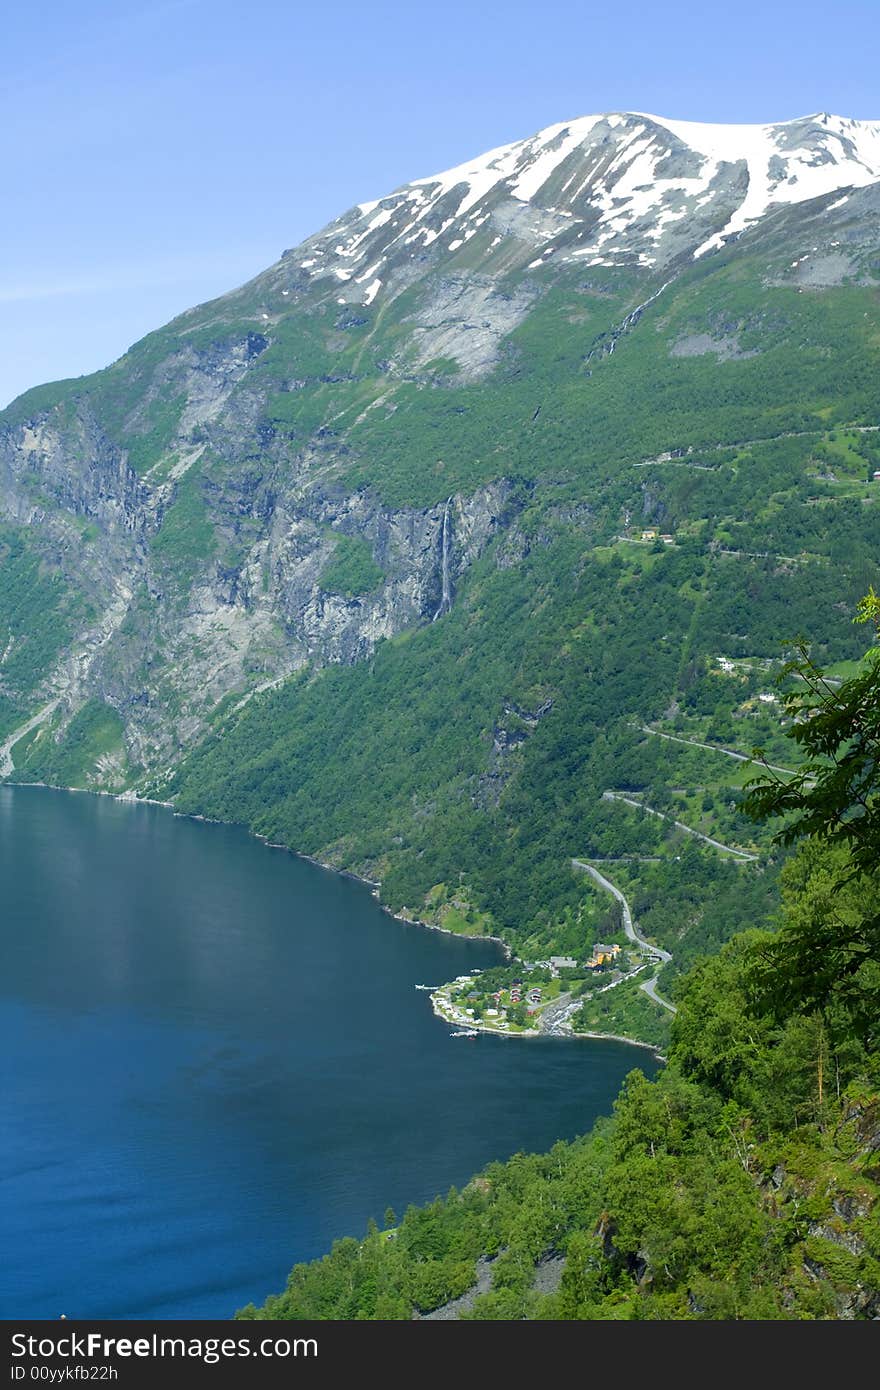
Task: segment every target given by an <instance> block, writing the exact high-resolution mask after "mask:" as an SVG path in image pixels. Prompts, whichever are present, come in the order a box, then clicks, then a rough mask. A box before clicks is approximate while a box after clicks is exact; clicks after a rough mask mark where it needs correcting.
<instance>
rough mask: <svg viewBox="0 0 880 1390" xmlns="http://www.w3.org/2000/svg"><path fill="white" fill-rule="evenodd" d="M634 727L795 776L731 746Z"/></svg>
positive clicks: (787, 770)
mask: <svg viewBox="0 0 880 1390" xmlns="http://www.w3.org/2000/svg"><path fill="white" fill-rule="evenodd" d="M635 727H636V728H637V729H638V730H639V732H640V733H643V734H651V735H652V736H653V737H654V738H665V739H668V740H669V742H670V743H686V744H687V746H688V748H705V750H706V752H707V753H723V754H724V756H725V758H733V759H734V760H735V761H736V762H738V763H754V764H755V767H767V768H769V769H770V771H771V772H784V773H785V774H786V776H788V777H796V776H797V773H796V772H795V770H794V768H793V767H779V766H778V765H777V764H776V763H765V762H762V761H761V760H760V759H758V758H750V757H748V756H747V755H746V754H745V753H736V752H734V750H733V749H732V748H722V747H721V744H720V743H700V742H699V740H698V739H695V738H681V736H680V735H678V734H663V733H661V732H660V730H659V729H651V728H649V726H648V725H647V724H637V725H636V726H635ZM694 833H696V832H694Z"/></svg>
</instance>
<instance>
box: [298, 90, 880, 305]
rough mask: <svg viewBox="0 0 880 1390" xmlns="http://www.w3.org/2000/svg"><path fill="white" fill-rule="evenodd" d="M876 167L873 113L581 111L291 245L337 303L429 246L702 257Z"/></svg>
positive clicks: (515, 256)
mask: <svg viewBox="0 0 880 1390" xmlns="http://www.w3.org/2000/svg"><path fill="white" fill-rule="evenodd" d="M878 179H880V123H877V122H867V121H857V120H850V119H847V118H845V117H841V116H832V115H828V114H826V113H819V114H816V115H812V116H805V117H802V118H800V119H797V120H793V121H786V122H783V123H782V124H778V125H703V124H698V123H694V122H689V121H674V120H672V121H670V120H665V119H663V118H661V117H658V116H650V115H644V114H640V113H635V112H627V113H622V114H614V115H596V116H584V117H582V118H580V119H578V120H574V121H568V122H564V123H561V124H557V125H552V126H548V127H547V129H546V130H542V131H539V132H538V134H537V135H533V136H531V137H530V138H529V139H526V140H520V141H517V142H515V143H514V144H510V145H503V146H501V147H500V148H498V149H494V150H490V151H489V152H488V153H486V154H483V155H480V156H479V157H478V158H476V159H474V160H471V161H470V162H468V163H465V164H460V165H458V166H457V167H455V168H453V169H447V170H445V171H444V172H443V173H440V174H434V175H432V176H430V177H429V178H422V179H416V180H414V181H413V182H412V183H409V184H406V185H404V186H403V187H402V188H399V189H397V190H396V191H395V192H393V193H391V194H389V195H387V196H386V197H384V198H380V199H377V200H376V201H373V202H367V203H361V204H359V205H358V206H356V207H355V208H353V209H352V210H351V211H350V212H348V213H346V214H345V215H344V216H343V217H341V218H339V219H338V220H337V221H336V222H333V223H332V224H331V225H330V226H329V227H328V228H326V229H325V230H324V231H323V232H321V233H319V234H318V235H317V236H314V237H312V238H310V239H309V240H308V241H307V242H305V243H303V245H302V246H301V247H298V248H296V251H295V252H291V253H288V258H293V257H296V261H295V268H296V269H297V270H298V271H301V272H305V273H306V275H307V276H308V278H309V279H310V280H316V279H321V278H323V277H329V278H331V280H332V281H333V282H334V283H335V284H336V285H337V286H338V296H337V297H338V299H339V302H340V303H359V304H365V305H369V304H371V303H372V302H373V301H374V300H375V299H376V297H377V296H378V295H380V294H381V293H382V291H383V288H386V287H387V286H388V284H389V281H391V280H397V281H399V280H400V278H401V273H402V272H403V279H404V280H405V279H406V278H408V277H407V275H406V273H405V272H406V268H407V266H412V265H415V264H417V263H419V262H424V260H425V258H426V254H427V255H428V256H430V257H431V259H433V258H434V257H435V256H436V254H437V253H443V254H444V256H445V257H449V256H450V255H452V256H454V255H455V254H456V253H459V252H460V253H461V254H462V262H461V264H462V268H465V266H467V268H469V269H472V270H477V269H479V270H482V271H486V272H488V273H490V274H497V273H498V272H499V271H500V272H504V271H506V270H508V269H510V270H513V269H528V270H536V269H538V268H539V267H540V266H542V265H545V264H547V263H548V262H549V261H550V260H551V258H553V259H554V260H555V261H556V262H560V261H561V262H569V263H581V264H584V265H605V266H615V265H642V266H645V267H655V266H662V265H664V264H667V263H668V262H669V261H671V260H672V259H674V258H676V257H678V256H682V255H688V256H690V257H693V258H695V259H699V258H700V257H703V256H705V255H707V254H709V253H710V252H712V251H713V250H716V249H718V248H720V247H723V246H724V245H725V243H726V242H728V241H729V240H730V239H732V238H735V237H737V236H738V235H740V234H741V233H742V232H743V231H745V230H746V229H748V228H749V227H751V226H753V225H754V224H755V223H756V222H757V221H758V220H759V219H761V218H763V217H764V216H765V215H766V214H767V213H768V212H770V211H771V210H772V209H774V208H777V207H780V206H782V205H785V204H793V203H801V202H805V201H807V200H809V199H815V198H820V197H823V196H825V197H828V196H830V195H832V194H839V195H840V197H841V198H844V197H845V196H846V191H847V190H850V189H853V188H858V187H863V186H864V185H866V184H870V183H873V182H875V181H877V180H878ZM290 268H291V267H288V269H290Z"/></svg>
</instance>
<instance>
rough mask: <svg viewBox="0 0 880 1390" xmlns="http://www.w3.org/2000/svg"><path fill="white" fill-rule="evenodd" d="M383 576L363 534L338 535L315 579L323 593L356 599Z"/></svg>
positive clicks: (376, 584)
mask: <svg viewBox="0 0 880 1390" xmlns="http://www.w3.org/2000/svg"><path fill="white" fill-rule="evenodd" d="M384 579H385V575H384V573H383V571H382V570H381V569H380V568H379V566H378V565H377V564H376V562H375V560H374V559H373V551H372V547H371V546H370V543H369V541H367V540H365V539H364V538H363V536H339V537H337V539H336V548H335V549H334V551H333V554H332V555H331V557H330V559H329V560H328V561H327V564H326V565H325V566H324V568H323V570H322V571H321V576H320V579H319V580H318V582H319V584H320V585H321V588H322V589H324V590H325V592H326V593H329V594H342V596H343V598H357V597H358V596H359V595H361V594H369V593H371V592H372V591H373V589H378V588H379V585H380V584H382V583H383V581H384Z"/></svg>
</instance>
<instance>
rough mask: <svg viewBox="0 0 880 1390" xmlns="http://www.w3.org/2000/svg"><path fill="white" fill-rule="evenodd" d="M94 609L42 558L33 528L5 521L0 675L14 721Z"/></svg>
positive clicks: (0, 536)
mask: <svg viewBox="0 0 880 1390" xmlns="http://www.w3.org/2000/svg"><path fill="white" fill-rule="evenodd" d="M88 614H89V606H88V604H87V603H86V601H85V600H84V599H83V598H82V597H81V596H80V595H78V594H77V593H76V592H75V591H73V592H71V590H70V588H69V587H68V585H67V584H66V582H65V579H64V576H63V575H62V574H61V573H59V572H58V571H57V570H54V569H53V568H52V567H50V566H49V565H48V564H46V563H45V562H44V561H43V560H42V559H41V557H40V554H39V552H38V551H37V549H36V546H35V544H34V540H33V537H32V535H31V533H30V532H29V530H28V529H27V528H25V527H16V526H10V525H0V681H2V685H3V686H4V687H5V689H6V690H7V691H8V692H9V694H10V696H11V697H12V702H11V703H7V704H6V707H5V715H6V722H7V724H8V723H9V721H10V720H11V721H12V722H11V727H13V728H14V727H15V723H16V722H18V721H17V719H16V715H17V713H18V711H19V710H20V708H21V706H22V703H23V700H22V697H25V696H28V695H30V693H31V692H32V691H33V690H34V689H35V688H36V687H37V686H38V685H39V683H40V682H41V681H42V680H44V679H45V677H46V674H47V672H48V671H50V670H51V668H52V666H53V665H54V663H55V661H56V660H57V658H58V656H59V655H60V653H61V652H62V651H63V650H64V648H65V647H66V646H67V645H68V643H69V642H70V641H71V639H72V637H73V634H74V632H75V631H76V628H77V626H78V625H79V624H80V623H82V622H83V621H84V620H85V619H87V617H88ZM3 716H4V707H3V706H2V705H0V718H3Z"/></svg>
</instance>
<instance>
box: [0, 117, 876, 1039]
mask: <svg viewBox="0 0 880 1390" xmlns="http://www.w3.org/2000/svg"><path fill="white" fill-rule="evenodd" d="M878 178H880V128H878V126H876V125H870V124H867V123H863V122H862V123H860V122H854V121H847V120H845V119H843V118H838V117H833V116H827V115H824V114H823V115H816V116H811V117H808V118H804V119H802V120H798V121H793V122H789V123H787V124H784V125H779V126H773V127H703V126H691V125H687V124H684V123H680V122H668V121H664V120H661V119H659V118H655V117H649V116H643V115H637V114H620V115H611V116H597V117H587V118H584V119H582V120H579V121H574V122H570V123H568V124H564V125H559V126H553V127H551V128H549V129H548V130H546V131H543V132H541V133H539V134H538V135H536V136H534V137H532V138H531V139H529V140H526V141H522V142H520V143H518V144H514V145H510V146H506V147H504V148H503V149H501V150H496V151H492V152H490V153H489V154H488V155H485V156H483V157H481V158H480V159H477V160H475V161H474V162H473V163H471V164H467V165H463V166H461V167H460V168H458V169H454V170H450V171H447V172H446V173H444V174H440V175H437V176H434V177H431V178H428V179H420V180H417V181H415V182H414V183H412V184H409V185H406V186H405V187H404V188H402V189H400V190H398V191H397V192H395V193H393V194H391V195H389V196H388V197H385V198H382V199H380V200H379V201H378V202H375V203H370V204H365V205H361V206H359V207H356V208H354V209H352V210H351V211H350V212H349V213H347V214H345V215H344V216H343V217H341V218H340V219H339V220H338V221H337V222H335V223H333V224H332V225H331V226H330V227H329V228H327V229H325V230H324V231H322V232H321V233H319V234H318V235H317V236H315V237H313V238H310V239H309V240H308V241H307V242H305V243H303V245H302V246H300V247H298V248H296V249H294V250H292V251H288V252H285V254H284V255H283V256H282V258H281V260H280V261H279V262H278V263H277V264H276V265H275V266H273V267H271V268H270V269H269V270H267V271H266V272H265V273H264V274H262V275H260V276H258V277H257V278H256V279H255V280H254V281H252V282H251V283H250V284H248V285H246V286H244V287H242V288H241V289H239V290H236V291H235V292H233V293H232V294H229V295H227V296H225V297H223V298H222V299H219V300H216V301H214V302H213V303H211V304H207V305H203V306H200V307H198V308H196V309H193V310H190V311H189V312H188V313H186V314H183V315H182V316H181V317H180V318H178V319H176V320H175V321H174V322H173V323H171V324H169V325H168V326H167V327H166V328H164V329H162V330H160V331H159V332H157V333H154V334H151V335H150V336H149V337H147V338H146V339H144V340H143V341H142V342H141V343H138V344H136V345H135V346H134V347H133V348H132V349H131V350H130V351H129V352H128V353H127V354H126V355H125V356H124V357H123V358H121V359H120V360H119V361H118V362H116V363H114V364H113V365H112V366H111V367H109V368H108V369H107V370H106V371H103V372H99V373H97V374H96V375H94V376H92V377H89V378H81V379H77V380H74V381H69V382H62V383H59V384H56V385H52V386H45V387H39V388H37V389H36V390H34V391H31V392H29V393H27V394H26V395H25V396H23V397H21V398H20V399H19V400H18V401H16V402H15V403H14V404H13V405H12V406H11V407H10V408H9V409H8V410H7V411H6V412H4V413H3V415H2V416H0V559H2V583H0V652H2V658H0V774H2V775H4V776H11V777H14V778H16V779H17V780H22V779H24V780H27V779H31V780H42V781H49V782H56V783H60V784H62V785H82V786H90V787H94V788H101V789H107V790H114V791H122V790H136V791H138V792H140V793H142V794H144V793H146V794H149V795H153V796H158V797H161V798H163V799H173V800H174V802H175V804H176V805H177V806H178V807H179V808H181V809H184V810H193V811H199V812H201V813H203V814H209V815H216V816H222V817H224V818H229V819H233V820H239V821H243V822H245V823H247V824H249V825H250V826H252V827H253V828H255V829H257V830H259V831H261V832H263V833H266V834H269V835H271V837H272V838H273V839H276V840H278V839H283V840H285V841H286V843H288V844H290V845H291V846H293V847H294V848H296V849H298V850H301V851H305V852H307V853H310V854H314V855H316V856H318V857H320V858H322V859H324V860H326V861H328V862H332V863H333V864H336V865H338V866H340V867H345V868H348V869H353V870H355V871H357V872H360V873H362V874H364V875H365V876H367V877H369V878H373V879H381V881H382V890H381V891H382V895H383V899H384V900H385V901H386V902H387V903H388V904H389V905H390V906H393V907H394V908H395V909H397V910H404V911H408V912H409V913H411V914H414V915H416V916H422V917H425V916H427V917H430V918H432V919H434V920H438V921H440V922H443V923H445V924H447V925H451V926H452V927H453V928H454V929H457V930H470V931H496V932H500V933H501V934H503V935H505V936H506V937H507V938H508V939H509V940H510V941H511V943H512V944H513V945H514V946H515V947H516V948H517V949H518V950H519V951H521V952H523V953H525V954H527V955H530V956H532V957H541V956H545V955H547V954H548V952H549V951H550V950H552V949H556V950H559V951H561V952H571V953H573V954H574V955H576V956H578V957H581V956H583V955H584V953H585V952H587V951H588V948H589V947H590V945H591V943H592V942H594V941H595V940H596V939H601V938H602V936H603V933H604V935H606V936H607V935H608V934H609V933H610V932H611V931H616V932H617V935H618V937H619V938H620V940H621V941H623V939H624V938H623V937H622V935H621V933H620V930H619V928H620V923H619V921H616V920H614V919H613V907H612V902H611V899H610V898H609V897H608V895H607V894H606V893H603V892H602V890H601V889H600V888H599V887H597V886H596V885H595V884H593V885H592V886H591V885H590V880H589V879H588V878H587V877H586V876H585V875H584V874H582V873H576V872H575V871H574V869H573V868H572V863H571V861H572V860H573V859H576V858H580V859H582V860H583V859H588V860H593V859H600V858H601V859H609V858H610V859H613V860H616V861H617V867H616V868H615V869H614V870H613V872H612V870H611V869H609V870H608V872H609V873H612V877H614V881H615V882H616V883H619V885H620V886H621V887H622V888H624V889H625V890H626V892H627V894H628V895H629V897H630V898H631V900H632V902H633V906H634V910H635V912H636V914H637V916H638V918H639V920H640V921H641V922H642V923H643V927H644V929H645V930H646V931H647V932H648V934H649V935H650V936H651V937H652V938H653V939H654V940H656V941H658V942H659V943H660V944H661V945H663V946H665V948H666V949H667V950H670V951H671V952H672V955H673V960H672V962H670V964H669V965H668V966H667V967H666V968H665V973H666V984H667V986H669V985H670V983H671V982H670V979H669V977H670V976H672V975H674V974H675V973H676V972H678V971H679V970H680V969H681V968H682V967H683V966H684V965H686V964H687V963H688V962H689V960H691V959H693V958H694V957H695V956H697V955H698V954H700V953H701V952H702V951H704V950H705V949H707V948H715V947H716V946H717V945H718V944H719V943H720V942H721V941H723V940H725V939H726V938H727V937H728V936H729V935H730V934H731V932H732V931H734V930H735V929H736V928H737V927H738V926H739V925H741V924H742V923H743V921H745V920H749V921H756V920H762V918H763V916H764V915H765V914H766V912H767V910H768V908H769V906H771V905H772V903H773V902H774V901H775V896H774V894H775V889H774V886H773V880H774V875H775V872H776V868H775V865H774V864H772V863H769V862H768V860H767V858H766V856H765V854H764V851H765V847H766V843H767V836H766V834H765V833H764V832H762V831H756V830H755V828H754V827H753V826H751V825H747V824H746V823H745V822H744V821H743V819H742V817H741V816H740V814H739V810H738V802H739V798H740V794H741V786H742V782H743V780H744V776H745V775H746V774H745V773H744V770H743V769H744V764H743V763H742V762H741V761H737V759H736V757H731V756H730V754H731V753H734V754H740V755H747V754H748V753H749V752H750V750H751V748H752V747H753V746H754V745H755V744H756V743H765V744H767V746H768V747H771V748H772V741H773V740H774V739H775V738H777V737H778V732H779V719H778V710H776V709H775V707H774V705H773V703H772V698H773V689H774V687H773V676H774V666H775V663H777V662H778V660H779V656H780V639H781V637H784V636H785V635H794V634H795V633H796V632H797V631H798V630H799V629H805V628H807V627H809V629H810V631H811V633H812V634H813V635H814V637H815V639H816V642H817V644H818V648H819V650H820V654H821V655H822V657H823V658H824V659H827V660H829V661H832V662H836V661H839V662H846V661H847V660H849V659H851V658H852V657H853V656H855V655H856V654H857V650H858V647H857V644H855V645H854V644H853V640H852V639H851V638H850V636H849V634H848V632H847V630H846V628H844V627H841V625H840V622H839V612H840V610H841V609H842V608H851V607H852V605H853V603H854V602H855V600H856V598H857V597H858V595H859V594H861V593H863V592H864V591H865V589H866V588H867V586H868V584H870V583H871V582H872V581H874V580H875V579H876V577H877V551H876V536H877V522H876V516H877V498H878V497H880V484H878V483H875V482H874V481H873V473H874V471H875V470H880V431H878V425H880V420H878V415H877V401H876V381H877V379H878V366H880V296H878V286H880V233H878V226H880V222H878V211H880V184H878ZM725 750H726V751H725ZM606 793H612V794H614V795H612V796H611V797H608V796H607V795H605V794H606ZM624 797H625V798H626V799H625V800H624V799H622V798H624ZM633 803H635V805H634V804H633ZM649 811H659V812H662V813H663V815H664V816H665V817H666V818H665V819H664V818H663V816H657V815H653V816H652V815H650V814H649V813H648V812H649ZM676 821H678V822H680V823H681V825H684V826H686V827H687V828H688V830H695V831H698V832H700V833H702V834H705V835H708V836H709V838H710V839H713V840H718V841H720V842H721V844H722V845H729V846H731V848H732V849H734V850H736V849H739V850H740V851H743V852H744V854H741V855H739V856H738V855H736V854H733V855H731V854H730V853H726V852H724V851H723V850H721V851H719V850H717V849H715V848H713V847H712V846H711V845H710V844H707V843H706V842H705V841H703V840H699V839H697V838H696V837H695V836H693V835H689V834H688V833H687V832H686V831H683V830H681V829H680V828H676V825H675V822H676ZM762 836H763V838H762ZM749 855H754V856H757V858H754V859H753V858H748V857H745V856H749ZM633 856H637V857H638V858H637V859H634V858H633ZM609 911H611V912H612V917H611V918H609ZM627 988H628V987H626V986H625V987H624V990H623V992H621V994H620V996H619V997H620V999H621V1000H625V998H626V989H627ZM630 992H631V993H633V995H634V997H633V999H632V1000H630V1002H629V1003H628V1004H622V1005H621V1011H619V1016H618V1014H617V1013H615V1011H614V1009H611V1008H610V1005H608V1007H607V1008H606V1012H605V1015H604V1016H603V1024H604V1025H605V1026H607V1027H608V1028H610V1029H611V1030H612V1031H614V1028H615V1027H620V1026H624V1024H626V1022H627V1017H628V1016H629V1015H630V1014H631V1012H632V1009H634V1008H643V1007H644V1006H645V1004H646V1001H645V999H644V997H638V998H636V997H635V994H636V993H637V990H636V986H633V989H632V991H630ZM616 997H617V996H615V998H616ZM606 1004H607V1001H606ZM615 1008H616V1005H615ZM609 1010H610V1011H609ZM588 1014H589V1011H587V1012H586V1013H585V1014H584V1015H583V1019H582V1021H583V1023H584V1025H586V1024H587V1023H589V1021H590V1020H589V1017H588ZM624 1015H626V1016H627V1017H624ZM658 1017H659V1015H658ZM664 1026H665V1025H664Z"/></svg>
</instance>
